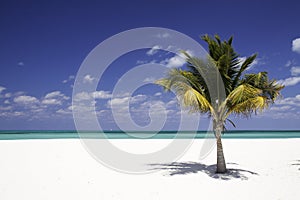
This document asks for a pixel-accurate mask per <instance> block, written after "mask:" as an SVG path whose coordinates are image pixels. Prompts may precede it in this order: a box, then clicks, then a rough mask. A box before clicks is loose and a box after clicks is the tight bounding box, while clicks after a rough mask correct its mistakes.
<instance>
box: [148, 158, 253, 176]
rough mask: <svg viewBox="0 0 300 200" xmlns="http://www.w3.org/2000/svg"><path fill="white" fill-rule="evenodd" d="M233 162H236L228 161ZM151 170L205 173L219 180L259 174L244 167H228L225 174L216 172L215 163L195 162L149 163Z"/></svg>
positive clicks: (181, 173)
mask: <svg viewBox="0 0 300 200" xmlns="http://www.w3.org/2000/svg"><path fill="white" fill-rule="evenodd" d="M228 164H235V165H237V164H236V163H228ZM150 166H152V167H153V168H152V169H153V170H157V169H159V170H164V171H167V173H168V175H169V176H175V175H187V174H196V173H199V172H201V173H205V174H207V175H208V176H209V177H211V178H215V179H221V180H232V179H241V180H248V178H249V177H248V176H249V175H259V174H258V173H256V172H252V171H249V170H244V169H237V168H230V169H228V171H227V172H226V173H225V174H217V173H216V165H205V164H201V163H197V162H173V163H170V164H150Z"/></svg>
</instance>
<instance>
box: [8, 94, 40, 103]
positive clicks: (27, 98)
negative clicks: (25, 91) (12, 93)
mask: <svg viewBox="0 0 300 200" xmlns="http://www.w3.org/2000/svg"><path fill="white" fill-rule="evenodd" d="M14 102H15V103H20V104H33V103H38V102H39V100H38V99H37V98H35V97H32V96H26V95H22V96H18V97H15V98H14Z"/></svg>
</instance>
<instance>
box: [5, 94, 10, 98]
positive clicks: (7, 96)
mask: <svg viewBox="0 0 300 200" xmlns="http://www.w3.org/2000/svg"><path fill="white" fill-rule="evenodd" d="M11 96H12V94H11V93H6V94H5V95H4V97H5V98H10V97H11Z"/></svg>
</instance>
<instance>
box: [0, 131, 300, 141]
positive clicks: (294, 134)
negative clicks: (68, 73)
mask: <svg viewBox="0 0 300 200" xmlns="http://www.w3.org/2000/svg"><path fill="white" fill-rule="evenodd" d="M132 132H133V131H132ZM135 133H138V134H140V135H141V136H143V137H144V136H147V134H148V135H152V134H153V132H151V131H148V132H135ZM180 133H182V134H181V135H182V136H180V137H178V138H179V139H188V138H192V137H193V135H194V134H193V132H191V131H181V132H180ZM176 134H177V132H176V131H160V132H158V133H157V134H156V135H154V136H153V137H149V138H148V139H173V138H175V137H176ZM206 137H212V138H213V133H212V132H209V134H208V135H207V131H197V134H196V137H195V138H196V139H203V138H206ZM79 138H86V139H107V138H108V139H135V137H132V136H130V135H127V134H126V133H125V132H123V131H104V132H97V131H85V132H81V133H80V136H79V134H78V133H77V131H74V130H71V131H69V130H55V131H53V130H50V131H49V130H48V131H44V130H43V131H38V130H35V131H29V130H9V131H7V130H2V131H0V140H26V139H79ZM223 138H225V139H263V138H265V139H268V138H270V139H271V138H300V130H284V131H282V130H271V131H261V130H259V131H258V130H255V131H254V130H243V131H227V132H225V133H224V135H223ZM137 139H140V138H137Z"/></svg>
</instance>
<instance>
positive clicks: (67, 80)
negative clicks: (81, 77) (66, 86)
mask: <svg viewBox="0 0 300 200" xmlns="http://www.w3.org/2000/svg"><path fill="white" fill-rule="evenodd" d="M74 79H75V76H73V75H70V76H69V77H68V79H65V80H63V81H62V83H67V82H69V81H71V80H74Z"/></svg>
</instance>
